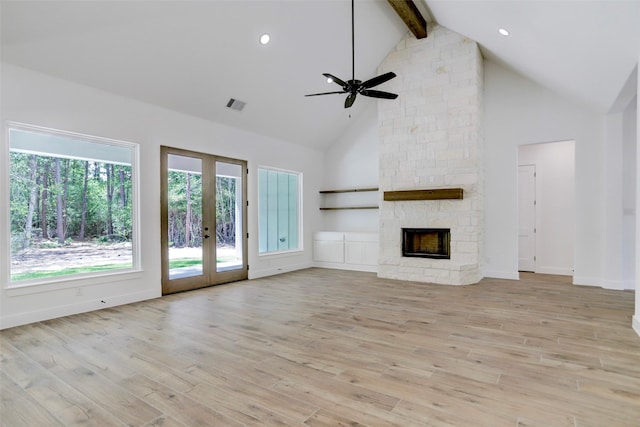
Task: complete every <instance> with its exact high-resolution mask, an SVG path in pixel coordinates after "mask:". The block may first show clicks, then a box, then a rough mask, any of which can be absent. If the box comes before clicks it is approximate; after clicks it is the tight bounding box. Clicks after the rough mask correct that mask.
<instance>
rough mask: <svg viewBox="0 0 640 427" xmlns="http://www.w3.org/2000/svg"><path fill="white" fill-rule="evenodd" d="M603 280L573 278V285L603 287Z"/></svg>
mask: <svg viewBox="0 0 640 427" xmlns="http://www.w3.org/2000/svg"><path fill="white" fill-rule="evenodd" d="M601 282H602V280H600V279H598V278H595V277H586V276H573V284H574V285H581V286H595V287H600V288H601V287H602V284H601Z"/></svg>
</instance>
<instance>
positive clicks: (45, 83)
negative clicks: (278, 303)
mask: <svg viewBox="0 0 640 427" xmlns="http://www.w3.org/2000/svg"><path fill="white" fill-rule="evenodd" d="M1 73H2V74H1V75H2V80H1V84H2V87H1V90H2V95H1V96H2V98H1V103H2V104H1V105H2V116H1V117H0V119H1V122H2V127H3V133H2V135H3V139H4V136H5V135H6V133H5V131H6V121H15V122H22V123H28V124H34V125H39V126H44V127H50V128H55V129H61V130H67V131H73V132H79V133H84V134H89V135H96V136H102V137H107V138H113V139H120V140H124V141H130V142H135V143H138V144H140V157H141V162H140V163H141V164H140V171H141V216H142V218H143V221H142V223H141V237H142V238H141V251H142V269H143V271H142V272H140V273H134V274H129V275H127V276H124V277H122V276H118V277H114V278H112V279H102V280H100V281H97V283H94V282H91V285H90V286H89V284H90V283H89V282H87V281H83V280H79V281H75V282H70V281H67V282H64V283H60V284H59V285H57V286H42V287H32V288H30V289H29V290H27V291H16V290H6V289H5V287H6V285H7V282H8V277H9V271H8V270H9V268H8V266H9V264H8V259H9V253H8V251H9V249H8V248H7V245H6V244H5V243H6V237H2V238H3V239H5V241H3V242H2V245H0V260H2V263H1V265H0V285H1V287H2V291H1V293H0V299H1V301H0V309H1V318H0V327H2V328H6V327H10V326H14V325H17V324H22V323H28V322H33V321H37V320H42V319H46V318H51V317H57V316H63V315H67V314H72V313H78V312H83V311H88V310H93V309H98V308H102V307H106V306H112V305H117V304H124V303H128V302H133V301H138V300H143V299H147V298H154V297H158V296H160V293H161V284H160V277H161V271H160V182H159V177H160V170H159V168H160V145H168V146H173V147H179V148H185V149H190V150H196V151H201V152H207V153H213V154H217V155H222V156H228V157H232V158H238V159H244V160H247V161H248V164H249V171H250V173H249V182H248V196H249V202H250V206H249V212H248V215H249V224H248V231H249V233H250V236H251V238H250V239H249V260H248V261H249V265H250V271H249V277H250V278H255V277H259V276H262V275H269V274H274V273H278V272H282V271H290V270H294V269H299V268H304V267H308V266H310V265H311V259H312V256H311V255H312V254H311V252H312V251H311V247H312V244H311V241H312V232H313V231H314V230H316V229H318V228H319V222H320V214H319V211H318V199H317V197H305V198H304V206H303V214H304V251H302V252H300V253H295V254H289V255H273V256H265V257H259V256H258V255H257V252H258V250H257V247H258V245H257V236H258V233H257V197H256V191H257V173H256V168H257V167H258V166H260V165H267V166H273V167H280V168H286V169H290V170H296V171H302V172H303V174H304V176H303V183H304V194H305V195H317V194H318V190H319V189H320V186H321V177H322V171H323V169H322V168H323V162H322V158H323V156H322V153H320V152H317V151H314V150H311V149H307V148H304V147H301V146H298V145H294V144H291V143H287V142H283V141H279V140H274V139H271V138H267V137H264V136H261V135H257V134H253V133H249V132H244V131H240V130H238V129H234V128H230V127H227V126H223V125H220V124H217V123H214V122H210V121H206V120H201V119H196V118H193V117H190V116H185V115H182V114H179V113H176V112H173V111H169V110H166V109H162V108H159V107H155V106H152V105H148V104H144V103H141V102H137V101H134V100H131V99H127V98H123V97H119V96H115V95H112V94H109V93H106V92H102V91H99V90H95V89H92V88H88V87H85V86H81V85H77V84H74V83H70V82H67V81H64V80H60V79H56V78H52V77H50V76H46V75H43V74H39V73H35V72H32V71H29V70H26V69H22V68H19V67H15V66H13V65H10V64H2V69H1ZM230 114H237V113H236V112H230ZM0 155H1V156H2V157H0V162H2V163H1V164H2V165H3V167H2V169H1V172H0V173H1V175H0V185H1V187H0V188H1V189H2V194H3V196H2V198H1V201H0V226H1V227H2V228H1V230H2V232H1V233H0V235H1V236H6V234H7V230H8V229H9V227H8V218H7V217H6V212H7V211H8V207H7V206H6V203H7V200H6V199H7V198H6V197H5V195H6V194H7V193H6V192H7V191H8V183H7V178H8V173H7V171H6V169H5V167H4V166H5V165H6V164H7V159H6V156H7V143H6V141H3V144H2V148H1V150H0ZM77 287H83V292H82V293H83V295H82V296H76V288H77ZM102 300H103V301H105V303H101V302H100V301H102Z"/></svg>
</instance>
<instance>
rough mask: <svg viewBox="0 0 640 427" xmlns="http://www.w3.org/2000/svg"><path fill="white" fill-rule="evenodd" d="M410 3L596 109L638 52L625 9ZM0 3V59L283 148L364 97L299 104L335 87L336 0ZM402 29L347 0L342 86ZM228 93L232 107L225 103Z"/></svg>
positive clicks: (633, 10)
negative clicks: (240, 105)
mask: <svg viewBox="0 0 640 427" xmlns="http://www.w3.org/2000/svg"><path fill="white" fill-rule="evenodd" d="M415 1H416V4H417V6H418V8H419V9H420V10H421V11H422V13H423V14H424V15H426V17H427V19H428V20H429V21H431V22H437V23H439V24H440V25H443V26H446V27H448V28H450V29H452V30H454V31H457V32H458V33H461V34H463V35H465V36H467V37H469V38H471V39H474V40H476V41H478V42H479V44H480V46H481V49H482V52H483V55H484V56H485V57H488V58H491V59H493V60H495V61H498V62H500V63H502V64H503V65H505V66H507V67H509V68H511V69H513V70H515V71H516V72H518V73H520V74H522V75H524V76H527V77H529V78H530V79H532V80H534V81H536V82H538V83H540V84H541V85H543V86H546V87H548V88H550V89H552V90H555V91H557V92H558V93H560V94H562V95H564V96H567V97H570V98H572V99H575V100H576V101H578V102H581V103H584V105H585V106H587V107H588V108H592V109H594V110H597V111H601V112H603V113H604V112H607V111H609V110H610V109H611V108H612V105H613V104H614V102H615V100H616V97H617V96H618V94H619V93H620V91H621V89H622V87H623V86H624V84H625V82H626V81H627V79H628V77H629V75H630V74H631V73H632V71H633V69H634V67H635V66H636V64H637V62H638V57H639V55H640V2H638V1H606V0H603V1H485V0H470V1H449V0H427V1H426V2H425V1H424V0H415ZM0 6H1V10H0V12H1V33H0V36H1V41H2V46H1V47H2V51H1V55H2V60H3V61H6V62H9V63H13V64H16V65H19V66H22V67H25V68H31V69H34V70H36V71H40V72H43V73H46V74H50V75H53V76H57V77H60V78H63V79H67V80H71V81H74V82H78V83H81V84H84V85H88V86H92V87H95V88H98V89H102V90H105V91H109V92H112V93H116V94H119V95H123V96H126V97H129V98H134V99H137V100H141V101H144V102H148V103H151V104H155V105H158V106H161V107H164V108H168V109H172V110H175V111H179V112H182V113H184V114H189V115H192V116H195V117H200V118H204V119H207V120H213V121H216V122H220V123H224V124H227V125H230V126H234V127H238V128H241V129H245V130H248V131H251V132H256V133H260V134H263V135H267V136H271V137H274V138H279V139H283V140H287V141H290V142H293V143H298V144H303V145H306V146H309V147H314V148H318V149H323V148H325V147H326V146H328V145H329V144H331V143H332V142H333V141H334V140H335V139H336V138H337V137H338V136H339V135H340V134H342V133H343V132H344V131H345V129H346V128H347V127H348V126H349V124H350V123H351V122H352V120H353V118H355V117H357V116H358V114H360V112H361V111H363V109H365V108H367V106H370V105H371V104H370V103H375V102H377V101H376V100H374V99H370V98H358V100H357V101H356V103H355V105H354V107H353V108H351V109H349V110H345V109H344V108H343V103H344V96H342V95H330V96H323V97H313V98H305V97H304V94H307V93H313V92H323V91H327V90H336V89H339V87H337V86H335V85H333V86H331V85H329V84H327V82H326V81H325V79H324V77H323V76H322V73H326V72H328V73H331V74H334V75H337V76H339V77H342V76H343V77H344V78H345V79H348V78H350V75H351V43H350V42H351V28H350V24H351V22H350V21H351V16H350V2H349V0H296V1H292V0H228V1H224V0H209V1H189V0H176V1H133V0H125V1H101V0H87V1H60V0H47V1H7V0H2V1H1V3H0ZM499 27H504V28H506V29H508V30H509V31H510V35H509V36H508V37H504V36H501V35H500V34H499V33H498V31H497V30H498V28H499ZM407 31H408V30H407V27H406V26H405V24H404V23H403V21H402V20H401V19H400V18H399V17H398V15H397V14H396V13H395V11H394V10H393V8H392V7H391V6H390V5H389V4H388V2H387V1H386V0H356V5H355V37H356V40H355V42H356V78H359V79H361V80H365V79H368V78H370V77H373V76H374V75H376V67H377V66H378V65H379V64H380V62H381V61H382V60H383V59H384V57H385V56H386V55H387V54H388V52H389V51H390V50H391V49H393V47H394V46H395V45H396V44H397V42H398V41H399V40H400V39H401V38H402V37H403V36H404V35H405V33H406V32H407ZM263 33H269V34H270V35H271V42H270V43H269V44H267V45H261V44H260V43H259V42H258V39H259V37H260V35H261V34H263ZM398 78H402V76H401V75H399V76H398ZM379 88H380V89H382V90H384V85H381V86H380V87H379ZM230 98H236V99H239V100H241V101H244V102H246V103H247V105H246V107H245V108H244V110H243V111H241V112H238V111H234V110H231V109H228V108H226V104H227V102H228V101H229V99H230ZM381 102H394V101H381ZM350 114H351V115H352V116H353V118H350V117H349V115H350Z"/></svg>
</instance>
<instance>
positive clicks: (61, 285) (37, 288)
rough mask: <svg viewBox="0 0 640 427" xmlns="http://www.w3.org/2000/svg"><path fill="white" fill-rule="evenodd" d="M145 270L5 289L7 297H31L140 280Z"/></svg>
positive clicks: (73, 277)
mask: <svg viewBox="0 0 640 427" xmlns="http://www.w3.org/2000/svg"><path fill="white" fill-rule="evenodd" d="M142 273H143V270H140V269H135V270H134V269H128V270H122V271H117V272H112V273H102V274H100V275H77V276H69V277H60V278H58V279H57V280H46V281H43V280H37V281H36V280H32V281H25V282H24V283H21V282H15V283H12V284H9V285H8V286H7V287H6V288H5V292H6V295H7V296H10V297H12V296H20V295H29V294H36V293H42V292H52V291H60V290H64V289H72V288H79V287H84V286H93V285H102V284H105V283H111V282H114V281H122V280H132V279H139V278H140V277H142Z"/></svg>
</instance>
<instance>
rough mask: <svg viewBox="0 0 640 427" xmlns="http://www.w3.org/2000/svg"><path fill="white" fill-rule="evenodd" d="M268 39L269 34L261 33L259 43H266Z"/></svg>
mask: <svg viewBox="0 0 640 427" xmlns="http://www.w3.org/2000/svg"><path fill="white" fill-rule="evenodd" d="M269 40H271V36H269V34H266V33H265V34H263V35H261V36H260V44H267V43H269Z"/></svg>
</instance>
